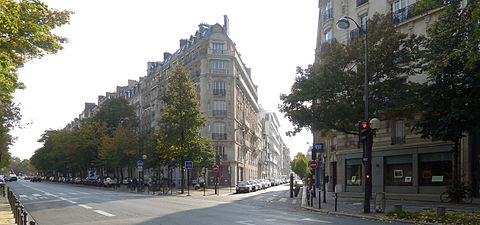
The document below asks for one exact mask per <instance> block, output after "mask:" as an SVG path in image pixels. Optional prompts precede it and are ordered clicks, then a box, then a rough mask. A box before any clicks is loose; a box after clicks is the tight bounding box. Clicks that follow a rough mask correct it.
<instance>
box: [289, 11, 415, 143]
mask: <svg viewBox="0 0 480 225" xmlns="http://www.w3.org/2000/svg"><path fill="white" fill-rule="evenodd" d="M368 24H369V25H368V28H367V32H368V56H369V58H368V79H369V96H368V97H369V101H370V104H369V111H370V116H375V117H377V118H380V119H383V120H386V119H392V118H407V119H413V116H414V112H415V108H416V101H415V99H417V98H416V97H417V96H416V95H417V94H418V87H419V85H418V84H416V83H413V82H406V76H407V75H413V74H415V73H416V72H418V70H419V68H420V65H419V64H418V63H417V62H418V60H417V57H419V56H420V55H421V53H422V52H421V49H420V48H419V46H421V44H422V42H423V38H421V37H417V36H414V35H410V36H408V35H406V34H403V33H400V32H399V31H397V29H396V28H395V26H394V25H393V24H392V22H391V19H390V18H389V16H388V15H387V16H385V15H378V14H376V15H374V16H373V17H372V18H371V19H369V21H368ZM364 45H365V44H364V38H363V36H362V38H359V39H357V40H355V41H353V42H351V43H349V44H348V45H344V44H341V43H338V42H336V41H335V40H333V41H332V43H325V44H323V45H322V47H321V51H320V53H319V54H318V55H317V57H318V59H319V60H318V61H319V63H316V64H314V65H313V66H310V67H309V68H307V69H301V68H298V69H297V77H296V79H295V83H294V84H293V85H292V88H291V93H290V94H282V95H281V96H280V99H281V100H282V101H283V104H282V105H281V106H280V111H281V112H283V113H285V115H286V117H288V119H289V120H290V121H291V122H292V123H293V124H294V126H295V128H294V129H295V130H294V131H293V132H291V133H290V134H292V133H293V134H295V133H296V132H298V131H300V130H301V129H302V128H310V129H313V130H318V131H329V130H336V131H340V132H344V133H351V134H355V133H356V132H357V130H356V127H355V123H357V122H358V121H361V120H363V119H364V110H365V104H364V100H363V98H364V83H365V57H364V52H365V46H364Z"/></svg>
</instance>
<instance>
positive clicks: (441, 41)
mask: <svg viewBox="0 0 480 225" xmlns="http://www.w3.org/2000/svg"><path fill="white" fill-rule="evenodd" d="M461 2H462V1H460V0H452V1H450V4H449V5H447V6H445V7H444V10H443V11H442V12H441V14H440V16H439V18H438V20H437V21H435V22H434V23H433V24H432V25H431V26H430V27H429V28H428V30H427V33H428V40H427V42H426V47H425V48H426V49H429V52H428V54H427V55H426V56H425V60H426V63H425V64H426V67H425V68H424V72H425V73H427V75H428V82H427V83H426V84H425V87H424V88H423V89H422V90H423V91H422V93H421V102H422V103H423V104H421V105H420V108H421V111H422V114H421V118H420V119H419V120H418V121H417V122H416V124H415V129H416V132H417V134H421V135H422V138H433V139H434V140H443V141H452V142H453V143H454V146H453V152H454V154H453V164H454V166H453V177H454V178H455V179H454V182H459V178H460V161H459V145H460V140H461V138H462V137H463V135H464V133H465V132H468V133H474V132H476V131H477V130H478V129H479V128H480V121H479V120H478V118H480V57H479V56H480V50H479V47H480V27H479V24H478V21H479V20H480V2H479V1H469V3H468V4H467V6H466V7H465V8H462V6H461Z"/></svg>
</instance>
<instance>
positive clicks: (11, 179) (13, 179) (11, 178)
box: [8, 176, 17, 181]
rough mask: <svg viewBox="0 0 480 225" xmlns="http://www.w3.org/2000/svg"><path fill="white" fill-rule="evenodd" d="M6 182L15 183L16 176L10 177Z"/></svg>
mask: <svg viewBox="0 0 480 225" xmlns="http://www.w3.org/2000/svg"><path fill="white" fill-rule="evenodd" d="M8 181H17V177H16V176H13V177H10V178H9V179H8Z"/></svg>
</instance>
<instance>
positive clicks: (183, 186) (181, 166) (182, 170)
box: [180, 165, 185, 194]
mask: <svg viewBox="0 0 480 225" xmlns="http://www.w3.org/2000/svg"><path fill="white" fill-rule="evenodd" d="M180 171H181V173H182V194H183V193H184V192H185V172H184V169H183V165H180Z"/></svg>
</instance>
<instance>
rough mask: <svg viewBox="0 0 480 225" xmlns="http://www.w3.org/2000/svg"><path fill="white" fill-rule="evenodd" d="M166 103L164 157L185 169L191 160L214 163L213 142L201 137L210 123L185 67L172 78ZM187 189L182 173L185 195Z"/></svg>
mask: <svg viewBox="0 0 480 225" xmlns="http://www.w3.org/2000/svg"><path fill="white" fill-rule="evenodd" d="M162 101H163V102H164V105H165V108H164V111H163V115H162V117H161V118H160V120H159V124H158V125H159V130H158V131H157V132H156V137H157V150H158V153H159V155H160V157H161V158H162V159H163V160H165V161H167V162H169V163H171V164H173V165H176V166H179V167H181V168H183V165H184V164H185V161H187V160H188V161H194V162H196V163H200V162H209V161H211V158H213V156H214V153H213V149H212V147H211V144H210V141H209V140H208V139H205V138H202V137H201V136H200V129H201V128H203V127H205V124H206V119H205V117H204V116H203V115H202V114H201V112H200V107H199V105H198V100H197V98H196V94H195V90H194V87H193V82H192V81H191V80H190V76H189V75H188V73H187V71H185V69H183V68H182V67H180V66H179V67H176V68H175V70H174V71H173V73H172V74H171V75H170V77H169V78H168V89H167V92H166V93H165V95H164V96H163V97H162ZM182 171H183V169H182ZM184 186H185V182H184V173H183V172H182V193H183V192H184Z"/></svg>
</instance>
